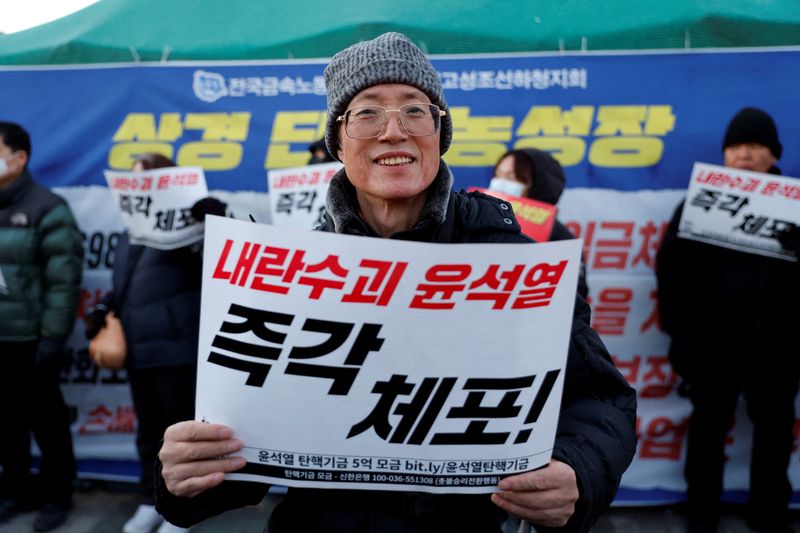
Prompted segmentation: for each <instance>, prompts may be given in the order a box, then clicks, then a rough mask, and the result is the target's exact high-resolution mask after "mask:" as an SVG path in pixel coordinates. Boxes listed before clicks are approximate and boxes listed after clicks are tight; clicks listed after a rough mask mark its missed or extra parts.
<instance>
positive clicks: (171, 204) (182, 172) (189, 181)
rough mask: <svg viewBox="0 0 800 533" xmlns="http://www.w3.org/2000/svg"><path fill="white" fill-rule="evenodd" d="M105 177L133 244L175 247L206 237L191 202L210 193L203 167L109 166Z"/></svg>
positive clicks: (167, 248) (166, 247) (172, 248)
mask: <svg viewBox="0 0 800 533" xmlns="http://www.w3.org/2000/svg"><path fill="white" fill-rule="evenodd" d="M105 177H106V181H107V182H108V188H109V189H111V192H112V193H113V194H114V199H115V201H116V203H117V205H118V206H119V210H120V213H121V214H122V221H123V222H124V224H125V226H126V227H127V228H128V235H129V239H130V242H131V244H141V245H144V246H150V247H152V248H158V249H160V250H174V249H176V248H181V247H183V246H187V245H189V244H192V243H195V242H197V241H199V240H200V239H202V238H203V226H202V225H200V224H196V223H195V221H194V219H193V218H192V205H193V204H194V203H195V202H196V201H197V200H200V199H201V198H205V197H206V196H208V189H207V188H206V179H205V174H204V173H203V169H202V168H200V167H169V168H155V169H152V170H145V171H142V172H119V171H114V170H106V171H105Z"/></svg>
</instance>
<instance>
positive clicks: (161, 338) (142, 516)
mask: <svg viewBox="0 0 800 533" xmlns="http://www.w3.org/2000/svg"><path fill="white" fill-rule="evenodd" d="M173 166H175V163H174V162H173V161H172V160H170V159H168V158H166V157H164V156H163V155H161V154H156V153H145V154H142V155H140V156H138V158H137V159H136V163H135V164H134V167H133V170H135V171H143V170H151V169H153V168H166V167H173ZM209 206H211V207H209ZM220 211H221V212H220ZM207 213H213V214H224V204H222V203H221V202H219V200H216V199H214V198H205V199H203V200H200V201H198V202H197V203H196V204H195V205H194V206H193V208H192V216H193V218H195V219H196V221H197V222H202V221H203V217H204V216H205V214H207ZM202 259H203V256H202V242H200V243H195V244H193V245H190V246H184V247H181V248H177V249H174V250H159V249H156V248H152V247H149V246H142V245H134V244H130V243H129V241H128V233H127V232H125V233H123V234H122V236H121V237H120V240H119V243H118V244H117V247H116V249H115V261H114V271H113V278H112V291H111V292H110V293H109V294H108V295H107V296H106V297H105V298H104V300H103V302H102V303H101V304H100V305H98V306H96V307H95V309H94V310H93V311H92V312H91V313H89V318H88V328H87V336H88V337H90V338H91V337H93V336H94V335H95V334H96V333H97V331H98V330H99V329H100V328H101V327H102V326H103V325H104V324H105V314H106V313H107V312H108V311H114V313H115V314H116V315H117V317H118V318H119V319H120V320H121V322H122V328H123V331H124V332H125V340H126V343H127V358H126V360H125V369H126V370H127V374H128V383H129V385H130V389H131V396H132V398H133V406H134V409H135V410H136V419H137V422H138V424H137V427H136V448H137V451H138V454H139V460H140V462H141V466H142V473H141V478H140V487H141V492H142V503H141V504H140V505H139V507H138V508H137V510H136V512H135V514H134V515H133V516H132V517H131V518H130V520H128V521H127V522H126V523H125V524H124V526H123V532H124V533H139V532H149V531H151V530H152V529H153V528H154V527H155V526H157V525H159V524H161V523H162V522H163V519H162V518H161V516H160V515H159V514H158V512H157V511H156V508H155V488H154V484H153V481H154V479H155V472H154V468H155V461H156V454H157V453H158V450H159V447H160V445H161V438H162V437H163V435H164V431H165V430H166V428H167V427H169V426H171V425H172V424H175V423H176V422H180V421H183V420H191V419H193V418H194V399H195V381H196V374H197V339H198V335H199V328H200V287H201V281H202ZM167 527H170V526H169V524H167V526H165V528H164V530H166V528H167Z"/></svg>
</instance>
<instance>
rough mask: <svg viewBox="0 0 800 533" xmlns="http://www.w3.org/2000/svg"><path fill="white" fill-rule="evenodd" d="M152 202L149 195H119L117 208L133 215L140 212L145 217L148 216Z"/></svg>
mask: <svg viewBox="0 0 800 533" xmlns="http://www.w3.org/2000/svg"><path fill="white" fill-rule="evenodd" d="M152 204H153V199H152V198H150V196H149V195H138V194H135V195H130V194H120V195H119V208H120V210H121V211H122V212H123V213H128V214H129V215H135V214H137V213H141V214H143V215H144V216H146V217H149V216H150V206H151V205H152Z"/></svg>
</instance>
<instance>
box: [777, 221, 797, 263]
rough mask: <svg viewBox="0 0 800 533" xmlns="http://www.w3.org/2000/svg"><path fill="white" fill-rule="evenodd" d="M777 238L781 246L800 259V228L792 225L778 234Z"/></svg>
mask: <svg viewBox="0 0 800 533" xmlns="http://www.w3.org/2000/svg"><path fill="white" fill-rule="evenodd" d="M777 238H778V242H779V243H781V246H783V247H784V248H785V249H787V250H790V251H792V252H794V253H795V255H796V256H798V257H800V226H798V225H797V224H790V225H789V227H787V228H784V229H782V230H781V231H779V232H778V237H777Z"/></svg>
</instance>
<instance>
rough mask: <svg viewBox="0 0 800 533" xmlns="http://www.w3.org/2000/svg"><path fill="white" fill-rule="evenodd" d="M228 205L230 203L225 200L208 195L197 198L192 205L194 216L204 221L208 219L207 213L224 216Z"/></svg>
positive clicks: (199, 220) (197, 219)
mask: <svg viewBox="0 0 800 533" xmlns="http://www.w3.org/2000/svg"><path fill="white" fill-rule="evenodd" d="M227 207H228V204H226V203H225V202H222V201H220V200H217V199H216V198H214V197H213V196H206V197H205V198H201V199H199V200H197V201H196V202H195V203H194V205H193V206H192V218H194V219H195V220H196V221H198V222H203V221H205V219H206V215H217V216H221V217H224V216H225V209H227Z"/></svg>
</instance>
